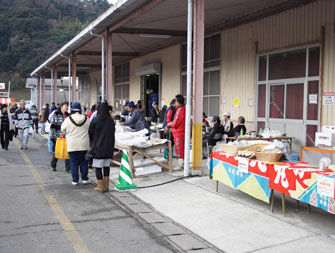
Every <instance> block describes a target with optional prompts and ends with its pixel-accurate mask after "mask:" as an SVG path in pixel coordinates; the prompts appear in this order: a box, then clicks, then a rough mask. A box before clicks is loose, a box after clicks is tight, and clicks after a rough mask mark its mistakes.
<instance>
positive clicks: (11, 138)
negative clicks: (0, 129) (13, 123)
mask: <svg viewBox="0 0 335 253" xmlns="http://www.w3.org/2000/svg"><path fill="white" fill-rule="evenodd" d="M8 137H9V138H8V139H9V141H13V137H14V130H10V131H9V136H8Z"/></svg>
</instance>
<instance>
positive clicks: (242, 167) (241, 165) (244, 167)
mask: <svg viewBox="0 0 335 253" xmlns="http://www.w3.org/2000/svg"><path fill="white" fill-rule="evenodd" d="M238 171H239V172H242V173H249V160H248V159H245V158H239V159H238Z"/></svg>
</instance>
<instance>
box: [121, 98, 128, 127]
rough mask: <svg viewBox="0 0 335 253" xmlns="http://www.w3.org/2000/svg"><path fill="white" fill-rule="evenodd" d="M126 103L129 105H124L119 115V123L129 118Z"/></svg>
mask: <svg viewBox="0 0 335 253" xmlns="http://www.w3.org/2000/svg"><path fill="white" fill-rule="evenodd" d="M128 103H129V102H127V103H126V104H125V105H124V110H123V111H122V113H121V119H120V123H122V122H125V121H126V119H127V118H128V116H129V108H128Z"/></svg>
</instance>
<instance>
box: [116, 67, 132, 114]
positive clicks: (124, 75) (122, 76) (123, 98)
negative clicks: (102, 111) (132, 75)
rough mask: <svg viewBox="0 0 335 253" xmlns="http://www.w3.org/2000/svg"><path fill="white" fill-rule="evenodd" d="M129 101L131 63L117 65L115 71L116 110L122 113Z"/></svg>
mask: <svg viewBox="0 0 335 253" xmlns="http://www.w3.org/2000/svg"><path fill="white" fill-rule="evenodd" d="M128 101H129V62H127V63H124V64H120V65H116V66H115V70H114V110H115V111H122V110H123V108H124V105H125V103H126V102H128Z"/></svg>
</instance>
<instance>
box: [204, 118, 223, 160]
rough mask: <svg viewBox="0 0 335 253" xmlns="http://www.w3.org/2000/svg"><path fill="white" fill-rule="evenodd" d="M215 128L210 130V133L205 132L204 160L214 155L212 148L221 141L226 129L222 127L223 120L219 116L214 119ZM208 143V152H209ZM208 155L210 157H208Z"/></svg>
mask: <svg viewBox="0 0 335 253" xmlns="http://www.w3.org/2000/svg"><path fill="white" fill-rule="evenodd" d="M212 123H213V127H212V128H211V129H210V130H209V132H208V133H206V132H205V131H203V134H204V136H203V140H202V146H203V158H204V159H205V158H207V157H208V156H210V154H211V153H212V147H213V146H215V145H216V143H217V142H219V141H221V139H222V136H223V134H224V128H223V126H222V125H221V120H220V117H219V116H214V117H213V119H212ZM207 143H208V150H207ZM207 153H209V154H207ZM207 155H208V156H207Z"/></svg>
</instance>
